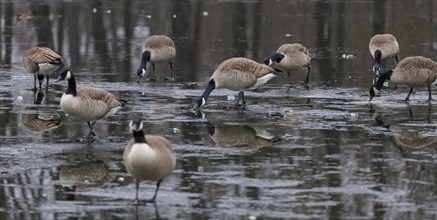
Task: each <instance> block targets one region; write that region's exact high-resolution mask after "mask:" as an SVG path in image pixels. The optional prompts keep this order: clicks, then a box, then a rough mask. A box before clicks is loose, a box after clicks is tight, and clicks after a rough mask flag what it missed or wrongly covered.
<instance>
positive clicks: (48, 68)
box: [22, 47, 64, 88]
mask: <svg viewBox="0 0 437 220" xmlns="http://www.w3.org/2000/svg"><path fill="white" fill-rule="evenodd" d="M63 62H64V60H63V58H62V57H61V56H60V55H59V54H57V53H55V52H54V51H53V50H52V49H50V48H47V47H32V48H29V49H27V50H26V51H25V52H24V55H23V60H22V63H23V66H24V68H25V69H26V71H27V72H29V73H31V74H33V76H34V88H36V78H37V77H38V81H39V87H40V88H41V84H42V81H43V79H44V77H45V78H46V79H47V83H46V86H48V84H49V77H50V76H53V75H56V74H58V73H59V71H60V70H61V69H62V67H63V66H64V63H63Z"/></svg>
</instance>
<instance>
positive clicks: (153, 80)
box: [150, 63, 158, 82]
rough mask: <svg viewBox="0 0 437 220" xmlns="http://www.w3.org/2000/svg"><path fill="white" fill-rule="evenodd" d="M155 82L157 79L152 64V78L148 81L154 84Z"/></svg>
mask: <svg viewBox="0 0 437 220" xmlns="http://www.w3.org/2000/svg"><path fill="white" fill-rule="evenodd" d="M157 80H158V78H156V74H155V64H154V63H152V78H150V81H152V82H156V81H157Z"/></svg>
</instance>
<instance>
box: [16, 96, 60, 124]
mask: <svg viewBox="0 0 437 220" xmlns="http://www.w3.org/2000/svg"><path fill="white" fill-rule="evenodd" d="M43 98H44V94H43V93H42V92H39V91H38V92H36V93H35V101H34V104H36V105H40V104H41V101H42V99H43ZM27 110H29V111H30V112H31V113H22V114H21V120H22V122H23V125H24V127H25V128H27V129H29V130H31V131H36V132H46V131H50V130H53V129H56V128H59V127H60V126H61V123H62V118H61V116H59V114H58V113H57V112H39V111H38V108H37V107H36V106H32V107H30V108H28V109H27Z"/></svg>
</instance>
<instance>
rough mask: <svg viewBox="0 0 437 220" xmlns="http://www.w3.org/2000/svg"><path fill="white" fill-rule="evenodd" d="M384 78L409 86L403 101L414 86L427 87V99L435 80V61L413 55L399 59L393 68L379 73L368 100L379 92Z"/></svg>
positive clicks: (429, 97) (430, 98)
mask: <svg viewBox="0 0 437 220" xmlns="http://www.w3.org/2000/svg"><path fill="white" fill-rule="evenodd" d="M386 80H390V81H393V82H394V83H396V84H403V85H407V86H409V87H410V92H409V93H408V95H407V97H406V98H405V101H406V102H408V101H409V98H410V95H411V93H412V92H413V88H414V87H422V86H426V87H428V101H431V100H432V97H431V86H432V85H433V84H435V83H436V80H437V62H434V61H433V60H431V59H428V58H425V57H422V56H414V57H407V58H405V59H403V60H401V61H400V62H399V63H398V65H397V66H396V68H395V69H394V70H388V71H387V72H384V73H381V74H380V76H379V78H378V81H377V82H376V84H375V85H373V86H372V87H371V88H370V100H369V101H372V99H373V97H375V96H376V95H379V94H380V90H381V88H382V86H383V84H384V82H385V81H386Z"/></svg>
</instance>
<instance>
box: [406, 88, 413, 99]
mask: <svg viewBox="0 0 437 220" xmlns="http://www.w3.org/2000/svg"><path fill="white" fill-rule="evenodd" d="M412 92H413V87H411V89H410V92H409V93H408V95H407V97H406V98H405V102H408V101H410V95H411V93H412Z"/></svg>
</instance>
